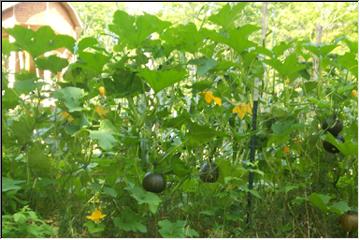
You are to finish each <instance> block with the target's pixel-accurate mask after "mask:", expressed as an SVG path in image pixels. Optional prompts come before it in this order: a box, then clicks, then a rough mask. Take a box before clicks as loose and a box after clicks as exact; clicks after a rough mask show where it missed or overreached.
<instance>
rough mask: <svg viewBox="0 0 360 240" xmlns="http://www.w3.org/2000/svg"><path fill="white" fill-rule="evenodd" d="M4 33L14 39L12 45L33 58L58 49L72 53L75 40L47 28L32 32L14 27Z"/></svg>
mask: <svg viewBox="0 0 360 240" xmlns="http://www.w3.org/2000/svg"><path fill="white" fill-rule="evenodd" d="M6 31H7V32H8V33H9V34H10V35H11V36H13V37H14V38H15V42H14V45H15V46H17V47H19V48H21V49H23V50H25V51H27V52H29V53H30V54H31V55H32V57H33V58H36V57H38V56H40V55H42V54H44V53H46V52H48V51H51V50H56V49H59V48H67V49H68V50H70V51H71V52H73V48H74V44H75V40H74V39H73V38H72V37H70V36H67V35H61V34H55V32H54V31H53V30H52V29H51V28H50V27H49V26H43V27H40V28H39V29H38V30H37V31H36V32H34V31H32V30H31V29H27V28H24V27H21V26H18V25H16V26H15V27H13V28H10V29H6Z"/></svg>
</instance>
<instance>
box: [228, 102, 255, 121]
mask: <svg viewBox="0 0 360 240" xmlns="http://www.w3.org/2000/svg"><path fill="white" fill-rule="evenodd" d="M232 112H233V113H237V114H238V116H239V118H240V119H243V118H244V117H245V115H246V113H249V114H251V105H250V103H240V104H239V105H237V106H235V107H234V108H233V110H232Z"/></svg>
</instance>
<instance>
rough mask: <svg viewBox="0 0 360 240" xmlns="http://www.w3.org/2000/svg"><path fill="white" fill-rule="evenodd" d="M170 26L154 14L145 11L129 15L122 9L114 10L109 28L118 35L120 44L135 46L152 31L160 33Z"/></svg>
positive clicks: (138, 45)
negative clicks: (140, 13)
mask: <svg viewBox="0 0 360 240" xmlns="http://www.w3.org/2000/svg"><path fill="white" fill-rule="evenodd" d="M168 26H170V22H167V21H162V20H160V19H159V18H157V17H156V16H154V15H150V14H147V13H145V14H144V15H141V16H130V15H128V14H127V13H126V12H124V11H120V10H118V11H116V12H115V14H114V17H113V22H112V24H110V25H109V29H110V30H111V31H112V32H114V33H115V34H117V35H118V36H119V38H120V39H119V40H120V44H124V45H126V46H128V47H129V48H137V47H140V46H141V45H142V43H143V42H144V41H145V40H147V39H148V38H149V36H150V35H151V34H152V33H154V32H157V33H160V32H162V31H163V30H164V29H165V28H167V27H168Z"/></svg>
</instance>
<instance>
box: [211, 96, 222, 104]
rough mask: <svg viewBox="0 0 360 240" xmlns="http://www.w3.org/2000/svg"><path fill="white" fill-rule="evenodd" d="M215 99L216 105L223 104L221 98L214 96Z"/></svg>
mask: <svg viewBox="0 0 360 240" xmlns="http://www.w3.org/2000/svg"><path fill="white" fill-rule="evenodd" d="M213 99H214V102H215V104H216V105H219V106H221V103H222V102H221V98H219V97H214V98H213Z"/></svg>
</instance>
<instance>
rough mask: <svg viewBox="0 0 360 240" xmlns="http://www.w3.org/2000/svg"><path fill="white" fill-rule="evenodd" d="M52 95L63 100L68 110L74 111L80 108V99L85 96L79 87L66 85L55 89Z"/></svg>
mask: <svg viewBox="0 0 360 240" xmlns="http://www.w3.org/2000/svg"><path fill="white" fill-rule="evenodd" d="M54 96H55V97H56V98H57V99H59V100H61V101H63V102H64V104H65V106H66V107H67V108H68V110H69V112H76V111H81V110H82V106H81V105H82V99H83V97H84V96H85V92H84V90H83V89H81V88H76V87H66V88H62V89H59V90H57V91H56V92H55V93H54Z"/></svg>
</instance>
